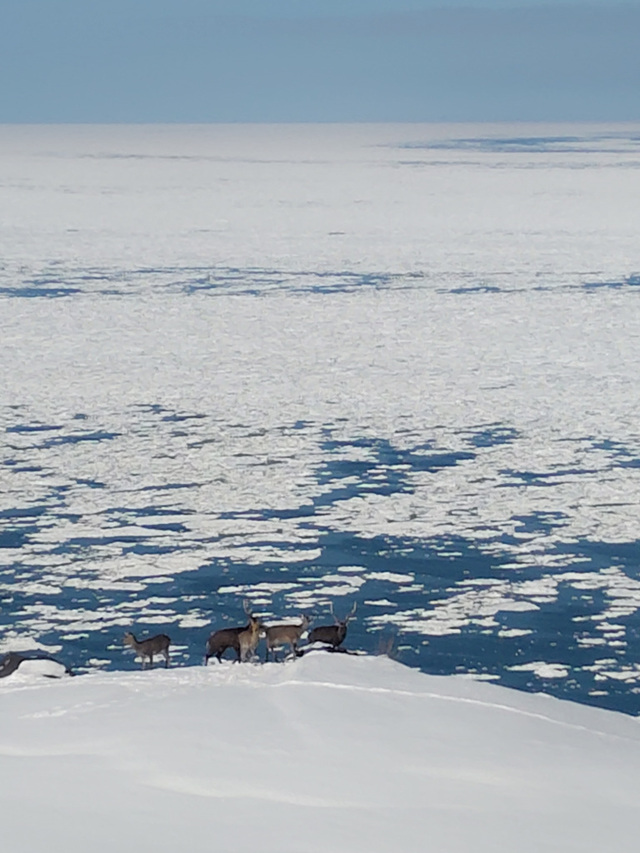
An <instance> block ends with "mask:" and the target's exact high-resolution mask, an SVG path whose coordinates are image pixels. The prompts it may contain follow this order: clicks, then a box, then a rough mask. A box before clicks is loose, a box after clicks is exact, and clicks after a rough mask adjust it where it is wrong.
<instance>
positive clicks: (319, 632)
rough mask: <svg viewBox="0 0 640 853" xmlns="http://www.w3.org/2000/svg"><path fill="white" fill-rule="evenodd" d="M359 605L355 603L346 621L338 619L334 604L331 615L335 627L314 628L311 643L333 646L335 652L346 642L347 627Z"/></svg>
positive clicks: (321, 626) (310, 636)
mask: <svg viewBox="0 0 640 853" xmlns="http://www.w3.org/2000/svg"><path fill="white" fill-rule="evenodd" d="M356 607H357V603H354V605H353V608H352V609H351V612H350V613H349V614H348V615H347V616H345V618H344V619H338V617H337V616H336V614H335V613H334V612H333V603H332V604H331V605H330V608H331V615H332V616H333V618H334V621H335V625H318V627H317V628H314V629H313V631H311V633H310V634H309V642H310V643H324V644H325V645H327V646H331V650H332V651H335V650H336V649H337V648H338V647H339V646H341V645H342V643H343V642H344V638H345V637H346V636H347V625H348V623H349V620H350V619H353V617H354V616H355V614H356Z"/></svg>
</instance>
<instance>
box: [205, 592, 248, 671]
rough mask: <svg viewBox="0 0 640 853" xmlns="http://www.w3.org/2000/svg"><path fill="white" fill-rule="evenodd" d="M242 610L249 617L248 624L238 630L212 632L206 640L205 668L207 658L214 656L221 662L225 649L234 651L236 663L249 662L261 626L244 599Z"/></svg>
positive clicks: (224, 629) (226, 629) (229, 629)
mask: <svg viewBox="0 0 640 853" xmlns="http://www.w3.org/2000/svg"><path fill="white" fill-rule="evenodd" d="M243 608H244V612H245V613H246V614H247V616H248V617H249V624H248V625H242V626H241V627H239V628H221V629H220V630H219V631H214V632H213V633H212V634H211V635H210V636H209V639H208V640H207V646H206V650H205V655H204V665H205V666H206V665H207V664H208V663H209V658H210V657H213V656H214V655H215V657H217V658H218V661H222V655H223V654H224V653H225V652H226V650H227V649H233V650H234V651H235V653H236V655H237V659H238V661H246V660H249V658H250V657H251V656H252V655H253V653H254V652H255V650H256V648H257V646H258V642H259V640H260V632H261V630H262V625H261V624H260V621H259V620H258V619H257V618H256V617H255V616H254V615H253V614H252V613H251V610H250V608H249V602H248V601H247V600H246V599H245V601H244V602H243Z"/></svg>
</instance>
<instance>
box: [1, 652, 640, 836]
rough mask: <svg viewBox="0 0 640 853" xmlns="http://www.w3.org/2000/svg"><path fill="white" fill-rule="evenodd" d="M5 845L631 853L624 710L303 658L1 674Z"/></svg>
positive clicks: (633, 737) (631, 755)
mask: <svg viewBox="0 0 640 853" xmlns="http://www.w3.org/2000/svg"><path fill="white" fill-rule="evenodd" d="M0 701H1V703H2V719H3V725H2V728H1V730H0V752H1V754H2V761H1V762H0V792H1V793H0V797H1V802H0V809H1V814H2V838H3V845H2V847H3V850H6V851H11V853H35V851H45V850H46V851H56V853H57V851H64V853H76V851H78V853H80V851H82V853H87V851H91V853H103V851H105V852H106V851H109V853H111V851H116V850H117V851H134V850H136V851H154V853H164V852H165V851H166V853H169V852H170V853H177V851H180V853H184V851H189V853H205V851H206V853H212V851H221V853H226V851H231V850H234V851H238V853H242V851H249V850H257V849H259V850H261V851H262V853H271V851H286V853H289V851H291V853H294V851H295V853H313V851H321V850H323V851H324V850H332V851H344V852H345V853H359V851H367V853H371V851H380V853H388V851H392V850H402V851H434V853H435V851H440V853H463V851H464V853H466V851H474V853H479V851H487V853H489V851H491V853H494V851H512V850H513V851H516V850H517V851H518V853H527V851H531V853H534V851H535V853H539V851H545V853H548V851H563V853H568V851H596V850H597V851H602V850H615V851H616V853H621V851H627V850H628V851H631V850H635V849H636V830H637V814H638V802H639V799H640V727H639V725H638V722H637V721H636V720H635V719H632V718H629V717H626V716H623V715H620V714H615V713H611V712H607V711H601V710H598V709H593V708H587V707H583V706H580V705H577V704H573V703H567V702H561V701H558V700H555V699H551V698H549V697H546V696H541V695H529V694H525V693H519V692H515V691H509V690H506V689H504V688H501V687H497V686H495V685H490V684H482V683H477V682H472V681H469V680H466V679H462V678H454V677H451V678H437V677H430V676H427V675H424V674H422V673H420V672H418V671H416V670H412V669H408V668H405V667H403V666H401V665H399V664H397V663H394V662H392V661H390V660H389V659H387V658H383V657H378V658H369V657H354V656H346V655H326V654H322V653H318V654H310V655H308V656H306V657H305V658H303V659H300V660H298V661H296V662H295V663H289V664H286V665H282V664H268V665H265V666H252V665H248V664H247V665H237V664H232V663H224V664H222V665H211V666H209V667H208V668H207V669H205V668H204V667H181V668H176V669H169V670H163V669H158V670H154V671H153V672H139V673H128V674H126V675H123V674H121V673H96V674H90V675H84V676H79V677H76V678H67V679H63V680H60V681H44V680H42V679H40V680H38V679H37V678H36V677H35V676H21V675H20V674H19V672H18V673H16V674H14V675H13V676H11V677H10V678H8V679H6V680H5V681H4V682H3V684H2V685H1V687H0Z"/></svg>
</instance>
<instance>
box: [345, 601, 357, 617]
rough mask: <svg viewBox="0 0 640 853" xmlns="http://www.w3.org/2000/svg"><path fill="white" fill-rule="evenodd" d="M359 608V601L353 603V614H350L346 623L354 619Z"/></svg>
mask: <svg viewBox="0 0 640 853" xmlns="http://www.w3.org/2000/svg"><path fill="white" fill-rule="evenodd" d="M357 606H358V602H357V601H354V602H353V607H352V608H351V612H350V613H349V615H348V616H347V617H346V619H345V620H344V621H345V622H348V621H349V619H353V617H354V616H355V615H356V608H357Z"/></svg>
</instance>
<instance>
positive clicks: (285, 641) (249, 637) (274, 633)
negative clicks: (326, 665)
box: [124, 601, 356, 669]
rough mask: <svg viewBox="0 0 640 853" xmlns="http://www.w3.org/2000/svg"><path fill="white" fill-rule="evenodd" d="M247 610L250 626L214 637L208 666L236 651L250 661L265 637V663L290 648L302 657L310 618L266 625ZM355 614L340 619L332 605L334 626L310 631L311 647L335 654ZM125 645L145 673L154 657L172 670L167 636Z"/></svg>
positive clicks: (225, 630)
mask: <svg viewBox="0 0 640 853" xmlns="http://www.w3.org/2000/svg"><path fill="white" fill-rule="evenodd" d="M244 610H245V613H246V614H247V616H248V617H249V622H248V624H247V625H241V626H240V627H238V628H221V629H220V630H219V631H214V632H213V633H212V634H211V635H210V637H209V639H208V640H207V645H206V649H205V655H204V663H205V666H206V665H207V664H208V663H209V658H211V657H216V658H217V659H218V661H221V660H222V655H223V654H224V653H225V652H226V650H227V649H232V650H233V651H234V652H235V653H236V658H237V660H238V661H248V660H250V659H251V658H252V657H253V655H254V654H255V652H256V649H257V648H258V643H259V642H260V638H261V637H264V638H265V642H266V652H265V658H264V659H265V662H266V661H268V660H269V655H270V654H271V653H273V659H274V661H275V660H277V657H276V654H277V650H278V649H281V648H284V647H285V646H289V648H290V650H291V654H292V656H293V657H294V658H295V657H297V656H298V654H299V652H298V644H299V642H300V640H301V638H302V635H303V634H304V632H305V631H306V630H307V628H308V627H309V623H310V621H311V620H310V619H309V617H308V616H302V618H301V621H300V622H296V623H287V624H285V625H263V624H262V623H261V622H260V620H259V619H258V618H257V617H256V616H254V615H253V613H252V612H251V610H250V608H249V606H248V602H247V601H245V602H244ZM355 613H356V604H354V605H353V608H352V609H351V611H350V612H349V613H348V614H347V616H346V617H345V618H344V619H338V617H337V616H336V615H335V613H334V612H333V604H332V605H331V615H332V616H333V619H334V624H333V625H319V626H318V627H317V628H314V629H313V630H312V631H310V632H309V644H310V645H311V644H314V643H320V644H322V645H323V646H324V647H325V648H328V649H330V650H331V651H335V650H336V649H340V646H341V645H342V643H343V642H344V639H345V637H346V636H347V625H348V623H349V620H351V619H353V617H354V616H355ZM124 643H125V645H127V646H131V648H132V649H134V651H135V652H136V654H137V655H138V656H139V657H140V658H141V659H142V668H143V669H144V667H145V661H147V660H148V661H149V665H150V666H153V657H154V655H158V656H160V655H161V656H162V657H163V658H164V661H165V666H169V646H170V645H171V638H170V637H168V636H167V635H166V634H156V636H155V637H149V639H147V640H138V639H136V637H135V635H134V634H132V633H131V632H127V633H126V634H125V635H124Z"/></svg>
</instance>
